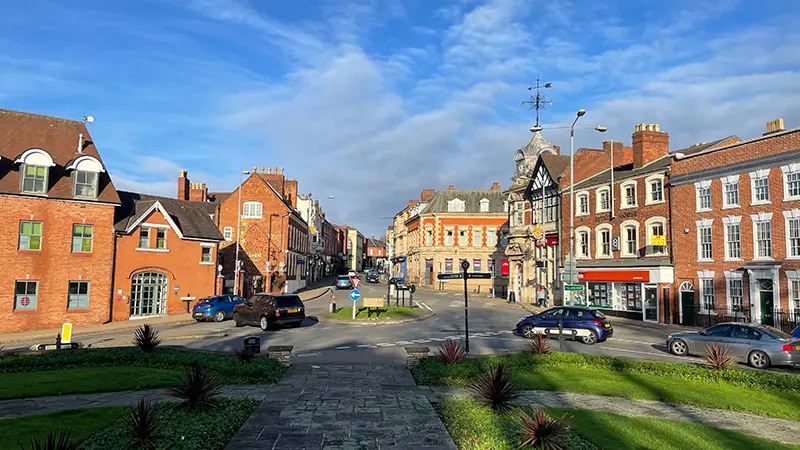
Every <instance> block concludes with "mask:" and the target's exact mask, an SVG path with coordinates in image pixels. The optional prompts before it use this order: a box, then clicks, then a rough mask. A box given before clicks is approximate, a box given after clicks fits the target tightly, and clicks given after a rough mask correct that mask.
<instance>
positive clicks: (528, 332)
mask: <svg viewBox="0 0 800 450" xmlns="http://www.w3.org/2000/svg"><path fill="white" fill-rule="evenodd" d="M534 334H536V332H534V331H533V327H532V326H530V325H523V326H522V335H523V336H525V337H526V338H528V339H533V335H534Z"/></svg>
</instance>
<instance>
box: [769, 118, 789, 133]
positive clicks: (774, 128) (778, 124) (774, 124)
mask: <svg viewBox="0 0 800 450" xmlns="http://www.w3.org/2000/svg"><path fill="white" fill-rule="evenodd" d="M783 130H784V128H783V118H782V117H778V118H777V119H775V120H770V121H769V122H767V132H766V133H764V134H765V135H767V134H771V133H777V132H779V131H783Z"/></svg>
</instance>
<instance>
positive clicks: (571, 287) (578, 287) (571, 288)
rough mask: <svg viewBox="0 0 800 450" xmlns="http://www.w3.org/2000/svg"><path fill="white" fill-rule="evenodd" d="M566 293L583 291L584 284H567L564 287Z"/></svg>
mask: <svg viewBox="0 0 800 450" xmlns="http://www.w3.org/2000/svg"><path fill="white" fill-rule="evenodd" d="M564 290H565V291H582V290H583V285H582V284H566V285H564Z"/></svg>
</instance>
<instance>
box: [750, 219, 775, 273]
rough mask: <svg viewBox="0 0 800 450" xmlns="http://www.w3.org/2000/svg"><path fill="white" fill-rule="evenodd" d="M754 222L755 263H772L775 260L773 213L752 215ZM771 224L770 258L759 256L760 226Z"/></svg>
mask: <svg viewBox="0 0 800 450" xmlns="http://www.w3.org/2000/svg"><path fill="white" fill-rule="evenodd" d="M750 219H751V220H752V221H753V261H772V260H773V259H774V258H775V245H774V243H773V241H774V237H775V228H773V227H772V213H771V212H769V213H767V212H760V213H755V214H751V215H750ZM759 223H769V248H770V255H769V256H758V224H759Z"/></svg>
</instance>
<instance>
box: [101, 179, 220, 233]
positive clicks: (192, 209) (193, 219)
mask: <svg viewBox="0 0 800 450" xmlns="http://www.w3.org/2000/svg"><path fill="white" fill-rule="evenodd" d="M119 197H120V200H121V201H122V204H121V206H119V207H118V208H117V209H116V212H115V214H114V228H115V229H116V230H117V231H118V232H125V231H127V230H128V228H129V227H130V226H131V225H133V224H134V223H136V222H137V221H139V220H140V219H143V218H144V216H145V215H146V214H148V213H149V212H150V211H152V208H153V205H154V204H155V203H159V204H160V205H161V206H162V207H163V208H164V210H165V211H166V213H167V214H168V215H169V219H170V220H172V222H173V223H174V224H175V226H176V227H177V228H178V231H179V232H180V234H182V235H183V237H184V238H194V239H207V240H211V241H222V240H224V238H223V237H222V234H220V232H219V229H218V228H217V225H216V224H215V223H214V221H213V220H212V219H211V217H210V216H209V212H208V205H213V203H203V202H191V201H187V200H177V199H174V198H168V197H157V196H154V195H147V194H137V193H135V192H126V191H119Z"/></svg>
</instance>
